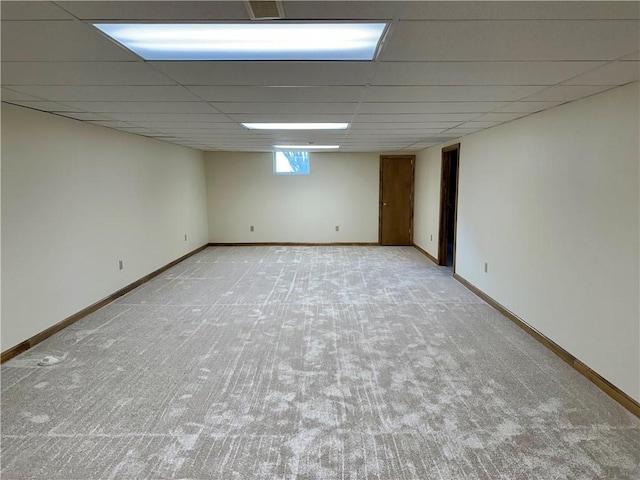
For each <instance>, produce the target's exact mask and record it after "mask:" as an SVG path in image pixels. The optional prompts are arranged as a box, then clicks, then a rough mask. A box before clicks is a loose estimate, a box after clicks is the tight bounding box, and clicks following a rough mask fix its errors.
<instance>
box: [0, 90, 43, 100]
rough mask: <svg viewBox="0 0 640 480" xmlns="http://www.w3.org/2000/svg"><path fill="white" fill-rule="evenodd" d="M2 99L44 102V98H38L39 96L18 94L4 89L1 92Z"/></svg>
mask: <svg viewBox="0 0 640 480" xmlns="http://www.w3.org/2000/svg"><path fill="white" fill-rule="evenodd" d="M0 98H2V101H9V102H10V101H13V100H16V101H22V100H24V101H27V100H32V101H34V100H35V101H38V100H40V101H42V100H43V99H42V98H38V97H37V96H34V95H27V94H25V93H22V92H16V91H15V90H11V89H9V88H2V90H1V92H0Z"/></svg>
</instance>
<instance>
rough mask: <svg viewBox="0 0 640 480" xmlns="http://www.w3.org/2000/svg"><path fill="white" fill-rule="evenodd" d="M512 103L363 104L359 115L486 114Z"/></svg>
mask: <svg viewBox="0 0 640 480" xmlns="http://www.w3.org/2000/svg"><path fill="white" fill-rule="evenodd" d="M509 104H510V102H403V103H390V102H381V103H375V102H371V103H362V104H361V105H360V107H359V108H358V112H359V113H484V112H490V111H492V110H495V109H497V108H501V107H505V106H507V105H509Z"/></svg>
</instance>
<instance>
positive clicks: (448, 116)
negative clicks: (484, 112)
mask: <svg viewBox="0 0 640 480" xmlns="http://www.w3.org/2000/svg"><path fill="white" fill-rule="evenodd" d="M477 116H478V114H477V113H413V114H412V113H408V114H386V113H385V114H373V113H359V114H358V115H357V116H356V118H355V121H357V122H464V121H468V120H472V119H474V118H476V117H477Z"/></svg>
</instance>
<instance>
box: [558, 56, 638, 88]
mask: <svg viewBox="0 0 640 480" xmlns="http://www.w3.org/2000/svg"><path fill="white" fill-rule="evenodd" d="M639 79H640V62H611V63H608V64H606V65H604V66H602V67H599V68H596V69H594V70H591V71H590V72H588V73H585V74H583V75H580V76H577V77H575V78H572V79H571V80H568V81H566V82H564V84H563V85H625V84H627V83H630V82H635V81H637V80H639Z"/></svg>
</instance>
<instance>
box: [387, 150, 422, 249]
mask: <svg viewBox="0 0 640 480" xmlns="http://www.w3.org/2000/svg"><path fill="white" fill-rule="evenodd" d="M415 158H416V157H415V155H382V156H381V157H380V206H379V211H380V213H379V228H378V235H379V241H380V245H412V244H413V182H414V180H413V179H414V172H415Z"/></svg>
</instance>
